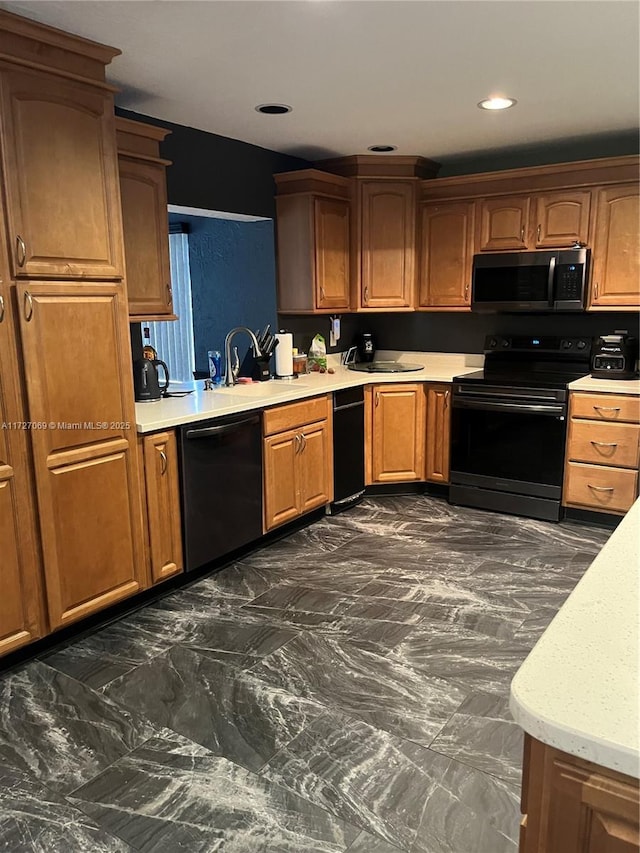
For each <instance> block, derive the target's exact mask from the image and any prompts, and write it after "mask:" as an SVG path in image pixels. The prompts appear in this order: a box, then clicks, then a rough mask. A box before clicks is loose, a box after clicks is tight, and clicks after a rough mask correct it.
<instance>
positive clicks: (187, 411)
mask: <svg viewBox="0 0 640 853" xmlns="http://www.w3.org/2000/svg"><path fill="white" fill-rule="evenodd" d="M376 358H377V359H379V360H395V361H402V362H407V363H412V364H421V365H422V369H421V370H419V371H412V372H411V373H359V372H356V371H354V370H349V369H348V368H346V367H343V366H342V365H341V364H340V362H339V359H338V358H335V357H331V356H329V357H328V365H329V366H330V367H333V369H334V371H335V372H334V373H309V374H306V375H303V376H301V377H300V378H299V379H293V380H277V379H273V380H269V381H268V382H254V383H252V384H250V385H234V386H233V387H232V388H225V387H224V386H223V385H218V386H214V390H213V391H204V390H202V389H203V386H204V382H203V381H202V380H199V381H197V382H194V383H193V387H195V390H194V392H193V393H192V394H189V395H188V396H186V397H169V398H166V399H162V400H158V401H157V402H154V403H136V429H137V431H138V432H139V433H148V432H156V431H158V430H162V429H169V428H171V427H176V426H180V425H181V424H186V423H194V422H196V421H203V420H209V419H210V418H218V417H224V416H225V415H234V414H240V413H242V412H247V411H251V410H253V409H264V408H268V407H269V406H275V405H279V404H280V403H290V402H292V401H296V400H303V399H305V397H314V396H316V395H318V394H328V393H331V392H332V391H340V390H342V389H343V388H355V387H357V386H359V385H371V384H374V383H375V384H379V383H385V382H451V381H452V380H453V378H454V377H455V376H462V375H464V374H465V373H473V372H474V371H476V370H480V369H481V368H482V364H483V357H482V356H481V355H480V356H479V355H468V354H463V353H419V352H395V351H394V352H383V351H378V352H377V353H376ZM181 385H184V383H181ZM174 387H176V385H175V384H172V385H171V386H170V387H169V390H171V389H172V388H174Z"/></svg>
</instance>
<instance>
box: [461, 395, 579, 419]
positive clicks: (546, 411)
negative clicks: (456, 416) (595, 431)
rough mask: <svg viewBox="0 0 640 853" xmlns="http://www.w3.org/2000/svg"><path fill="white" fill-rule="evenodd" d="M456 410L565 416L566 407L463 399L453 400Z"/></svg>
mask: <svg viewBox="0 0 640 853" xmlns="http://www.w3.org/2000/svg"><path fill="white" fill-rule="evenodd" d="M453 407H454V408H455V409H476V410H477V411H480V412H505V413H506V414H510V413H512V414H514V415H518V414H530V415H555V416H557V415H565V414H566V407H565V406H563V405H561V404H558V405H556V406H554V405H551V406H549V405H542V404H537V403H514V402H513V401H509V402H508V403H501V402H499V401H498V400H466V399H464V398H462V397H454V398H453Z"/></svg>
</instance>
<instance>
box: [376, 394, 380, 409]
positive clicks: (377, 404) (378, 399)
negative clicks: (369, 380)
mask: <svg viewBox="0 0 640 853" xmlns="http://www.w3.org/2000/svg"><path fill="white" fill-rule="evenodd" d="M379 405H380V392H379V391H376V406H379Z"/></svg>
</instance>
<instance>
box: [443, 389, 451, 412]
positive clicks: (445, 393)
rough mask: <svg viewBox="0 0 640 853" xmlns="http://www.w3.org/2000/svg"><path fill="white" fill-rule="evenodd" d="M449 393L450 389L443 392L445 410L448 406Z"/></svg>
mask: <svg viewBox="0 0 640 853" xmlns="http://www.w3.org/2000/svg"><path fill="white" fill-rule="evenodd" d="M449 394H450V391H445V392H444V410H445V412H446V411H447V409H448V408H449Z"/></svg>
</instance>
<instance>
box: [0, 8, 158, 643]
mask: <svg viewBox="0 0 640 853" xmlns="http://www.w3.org/2000/svg"><path fill="white" fill-rule="evenodd" d="M118 53H119V51H117V50H115V49H113V48H109V47H105V46H103V45H99V44H96V43H94V42H90V41H87V40H85V39H82V38H78V37H76V36H72V35H69V34H67V33H63V32H61V31H59V30H54V29H51V28H50V27H46V26H42V25H40V24H37V23H34V22H32V21H27V20H25V19H23V18H19V17H17V16H15V15H12V14H10V13H7V12H4V11H0V56H1V57H2V58H1V59H0V123H1V130H0V146H1V163H2V192H3V201H4V206H5V209H4V223H3V226H4V227H3V230H4V234H5V235H6V253H7V257H8V259H9V265H10V271H11V273H12V275H13V280H12V281H8V282H6V283H5V284H4V285H3V286H4V299H5V306H6V311H9V312H10V313H11V318H12V319H13V318H15V320H16V322H17V324H19V332H20V334H19V341H17V340H14V341H13V343H11V344H10V345H7V344H6V341H4V342H3V344H4V349H3V350H2V351H1V352H0V356H2V357H3V358H6V357H7V355H6V353H5V350H9V349H10V350H11V352H9V355H8V357H9V359H12V360H13V364H14V365H15V367H16V368H17V373H18V375H19V376H20V377H21V378H22V383H23V387H24V389H25V391H24V393H23V395H22V396H23V399H22V400H21V401H20V405H18V406H17V407H16V408H17V410H18V411H19V410H20V409H21V408H22V410H23V411H24V412H25V420H26V421H28V424H27V425H26V426H27V428H26V429H23V430H21V431H20V432H21V433H22V435H21V440H22V442H23V446H24V447H23V450H24V452H23V453H22V454H21V451H20V448H19V440H17V439H15V438H14V437H13V431H12V430H11V431H10V430H7V429H4V430H2V432H3V433H4V442H5V444H6V443H7V439H8V440H9V441H10V442H13V444H14V445H15V444H18V450H17V451H14V453H15V454H16V455H17V458H18V460H19V461H22V459H23V458H24V460H27V459H28V460H29V461H30V463H31V464H32V468H33V479H34V481H35V494H36V497H37V507H38V518H39V534H40V542H41V551H42V576H39V575H38V573H37V571H36V570H35V569H27V568H19V569H18V572H19V573H20V575H21V581H20V584H15V583H14V584H13V585H12V586H11V587H10V594H12V593H11V590H14V589H15V590H16V595H18V594H19V595H22V597H23V602H22V608H23V612H24V613H25V614H29V613H31V614H33V613H36V614H37V607H36V606H35V604H34V602H37V599H38V596H37V594H36V593H35V592H34V591H33V590H34V583H33V580H34V579H36V580H38V579H39V580H40V584H41V588H43V589H44V599H45V601H46V612H47V615H48V620H47V621H48V626H49V628H50V629H55V628H57V627H60V626H63V625H66V624H68V623H70V622H73V621H75V620H77V619H80V618H82V617H84V616H86V615H88V614H89V613H92V612H93V611H95V610H98V609H101V608H103V607H105V606H107V605H109V604H111V603H114V602H116V601H119V600H120V599H122V598H124V597H126V596H128V595H131V594H133V593H134V592H136V591H138V590H140V589H142V588H143V587H144V586H146V585H147V583H148V579H147V577H146V570H145V568H144V566H145V561H144V552H143V527H142V504H141V494H140V485H139V476H138V459H137V452H136V441H135V439H136V435H135V419H134V403H133V399H134V398H133V388H132V376H131V354H130V343H129V330H128V312H127V294H126V288H125V283H124V279H123V270H124V261H123V238H122V220H121V213H120V193H119V187H118V171H117V153H116V135H115V118H114V110H113V107H114V105H113V89H112V88H111V87H110V86H109V85H108V84H107V83H106V82H105V66H106V65H107V64H108V63H109V62H110V61H111V60H112V59H113V57H114V56H116V55H117V54H118ZM1 331H2V327H1V326H0V332H1ZM0 338H1V336H0ZM2 367H3V373H2V379H3V380H4V376H5V374H4V361H3V365H2ZM16 381H17V377H15V381H14V383H13V384H14V386H15V385H16ZM3 392H4V393H5V394H6V389H4V387H3ZM11 393H12V394H13V395H14V396H15V393H16V391H15V388H14V389H13V391H12V392H11ZM25 398H26V399H25ZM9 399H12V398H11V396H10V397H9ZM3 417H4V415H3ZM9 432H11V433H12V434H11V435H9ZM2 441H3V439H2V437H0V455H1V454H2V453H3V452H4V444H3V443H2ZM4 467H5V466H4V460H2V459H0V482H2V477H3V474H2V471H3V469H4ZM11 467H12V470H15V472H16V473H15V477H13V478H12V479H11V482H13V481H14V480H15V484H16V493H17V495H18V497H17V500H16V501H15V502H14V504H15V507H14V511H18V512H19V511H20V510H21V509H22V511H23V513H24V512H25V508H26V506H27V504H28V500H27V498H26V497H25V496H24V492H19V491H18V488H19V485H20V477H21V469H20V468H13V465H12V466H11ZM5 527H6V528H7V529H5ZM9 528H10V526H9V525H8V524H6V523H5V524H4V525H3V526H2V527H0V537H1V540H0V550H1V551H2V553H3V555H4V554H5V553H7V550H6V549H7V548H8V550H9V553H12V552H11V543H10V541H9V540H8V539H7V537H8V536H9V535H10V529H9ZM21 529H22V526H21ZM18 553H19V555H20V558H21V559H23V560H26V564H28V565H29V566H33V565H34V564H35V561H36V560H37V559H38V549H37V544H35V543H34V544H33V547H31V543H30V541H29V537H27V538H26V541H23V540H22V537H21V539H20V543H19V549H18ZM2 568H3V574H4V558H3V566H2ZM3 580H4V578H3ZM3 592H4V585H3ZM0 606H5V605H0ZM18 610H19V608H18V606H17V605H15V607H14V610H13V611H12V613H14V616H13V617H12V618H13V621H14V622H15V621H16V617H15V614H16V613H18ZM0 618H2V622H1V623H0V628H2V630H0V643H1V642H2V635H3V631H4V629H3V625H4V619H5V616H4V613H3V612H2V611H0ZM24 622H25V626H26V627H25V628H24V629H23V630H24V631H25V632H26V633H28V632H29V631H32V632H34V631H35V632H37V630H38V628H37V627H36V626H37V624H38V621H37V618H36V617H34V616H29V617H28V618H27V617H25V619H24ZM29 625H31V626H34V627H29ZM16 630H17V629H16ZM15 636H16V634H15V633H14V637H15ZM28 639H31V636H29V638H27V637H25V642H27V641H28ZM0 650H1V646H0Z"/></svg>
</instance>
